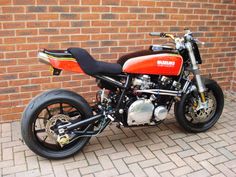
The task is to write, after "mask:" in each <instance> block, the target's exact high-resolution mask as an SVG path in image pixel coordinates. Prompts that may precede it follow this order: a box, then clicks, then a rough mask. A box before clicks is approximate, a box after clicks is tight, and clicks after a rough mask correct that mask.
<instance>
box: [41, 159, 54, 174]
mask: <svg viewBox="0 0 236 177" xmlns="http://www.w3.org/2000/svg"><path fill="white" fill-rule="evenodd" d="M39 166H40V171H41V174H42V175H47V174H51V173H53V169H52V164H51V163H50V161H48V160H41V161H39Z"/></svg>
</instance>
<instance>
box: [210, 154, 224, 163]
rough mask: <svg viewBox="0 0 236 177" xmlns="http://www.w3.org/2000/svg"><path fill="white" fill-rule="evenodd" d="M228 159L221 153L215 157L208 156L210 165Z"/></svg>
mask: <svg viewBox="0 0 236 177" xmlns="http://www.w3.org/2000/svg"><path fill="white" fill-rule="evenodd" d="M227 160H228V159H227V158H226V157H225V156H223V155H220V156H217V157H212V158H210V159H209V160H208V161H209V162H210V163H211V164H212V165H216V164H219V163H223V162H226V161H227Z"/></svg>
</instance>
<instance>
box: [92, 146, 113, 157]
mask: <svg viewBox="0 0 236 177" xmlns="http://www.w3.org/2000/svg"><path fill="white" fill-rule="evenodd" d="M115 152H116V150H115V149H114V148H113V147H112V148H107V149H101V150H96V151H95V154H96V155H97V156H101V155H107V154H112V153H115Z"/></svg>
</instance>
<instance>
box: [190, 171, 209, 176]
mask: <svg viewBox="0 0 236 177" xmlns="http://www.w3.org/2000/svg"><path fill="white" fill-rule="evenodd" d="M188 176H189V177H195V176H202V177H203V176H204V177H207V176H210V174H209V173H208V172H207V171H206V170H204V169H203V170H199V171H195V172H192V173H190V174H188Z"/></svg>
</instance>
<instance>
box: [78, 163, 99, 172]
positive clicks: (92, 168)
mask: <svg viewBox="0 0 236 177" xmlns="http://www.w3.org/2000/svg"><path fill="white" fill-rule="evenodd" d="M79 171H80V173H81V174H82V175H85V174H89V173H95V172H98V171H102V167H101V165H99V164H98V165H91V166H88V167H83V168H80V169H79Z"/></svg>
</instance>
